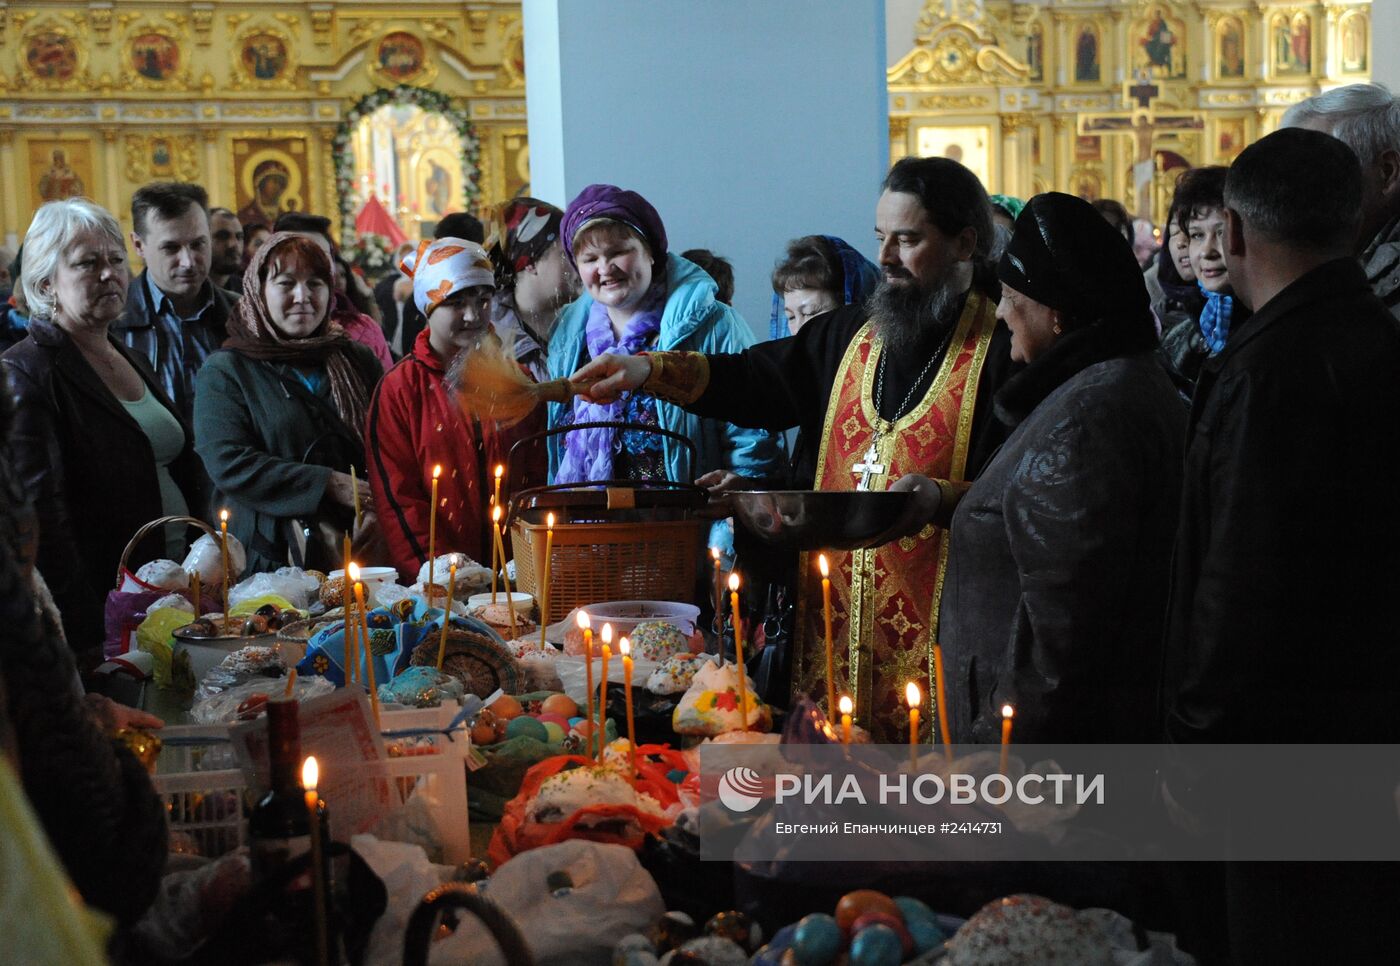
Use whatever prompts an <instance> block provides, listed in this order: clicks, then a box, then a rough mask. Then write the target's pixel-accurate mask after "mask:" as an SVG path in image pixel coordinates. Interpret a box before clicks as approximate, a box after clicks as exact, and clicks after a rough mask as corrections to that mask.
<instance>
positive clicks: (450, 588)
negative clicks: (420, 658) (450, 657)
mask: <svg viewBox="0 0 1400 966" xmlns="http://www.w3.org/2000/svg"><path fill="white" fill-rule="evenodd" d="M456 592H457V562H456V560H453V562H452V564H451V566H449V567H448V568H447V606H446V607H444V608H443V609H442V636H441V637H439V638H438V662H437V669H438V670H439V671H441V670H442V659H443V658H444V657H446V656H447V625H448V624H450V623H451V622H452V595H453V594H455V593H456Z"/></svg>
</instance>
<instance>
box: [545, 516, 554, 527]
mask: <svg viewBox="0 0 1400 966" xmlns="http://www.w3.org/2000/svg"><path fill="white" fill-rule="evenodd" d="M544 525H545V526H547V527H549V529H551V530H553V529H554V514H552V513H546V514H545V517H544Z"/></svg>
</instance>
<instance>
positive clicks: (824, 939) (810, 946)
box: [792, 912, 844, 966]
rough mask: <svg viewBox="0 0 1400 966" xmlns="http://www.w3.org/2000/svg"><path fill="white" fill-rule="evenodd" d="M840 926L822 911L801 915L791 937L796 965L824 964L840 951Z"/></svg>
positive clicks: (816, 965) (815, 965)
mask: <svg viewBox="0 0 1400 966" xmlns="http://www.w3.org/2000/svg"><path fill="white" fill-rule="evenodd" d="M843 939H844V937H843V936H842V935H841V927H840V926H838V925H837V924H836V920H835V919H833V918H832V917H831V916H828V915H827V914H826V913H824V912H814V913H812V914H811V915H810V916H803V917H802V919H800V920H799V921H798V923H797V931H796V932H795V933H794V934H793V937H792V952H793V958H794V959H795V960H796V961H797V963H798V966H826V964H827V963H829V962H831V961H832V960H833V959H835V958H836V954H837V953H838V952H840V951H841V943H842V941H843Z"/></svg>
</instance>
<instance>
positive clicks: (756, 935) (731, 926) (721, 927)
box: [705, 909, 763, 952]
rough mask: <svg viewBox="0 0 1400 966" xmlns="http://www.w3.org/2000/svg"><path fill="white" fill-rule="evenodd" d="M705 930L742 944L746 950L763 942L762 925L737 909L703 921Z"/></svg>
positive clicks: (752, 949)
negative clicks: (705, 921)
mask: <svg viewBox="0 0 1400 966" xmlns="http://www.w3.org/2000/svg"><path fill="white" fill-rule="evenodd" d="M705 932H706V933H707V934H708V935H711V936H722V937H723V938H725V939H728V940H729V941H730V942H732V943H734V944H735V945H737V946H742V947H743V948H744V950H745V951H746V952H753V951H754V949H756V948H757V947H758V946H759V945H760V944H761V943H762V942H763V927H762V926H760V925H759V924H758V923H756V922H754V921H753V920H752V919H751V918H749V916H748V915H747V914H746V913H742V912H740V911H739V910H737V909H731V910H730V911H728V912H721V913H717V914H716V915H715V916H713V917H712V918H711V919H710V921H709V922H707V923H705Z"/></svg>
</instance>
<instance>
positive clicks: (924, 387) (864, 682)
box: [572, 158, 1011, 742]
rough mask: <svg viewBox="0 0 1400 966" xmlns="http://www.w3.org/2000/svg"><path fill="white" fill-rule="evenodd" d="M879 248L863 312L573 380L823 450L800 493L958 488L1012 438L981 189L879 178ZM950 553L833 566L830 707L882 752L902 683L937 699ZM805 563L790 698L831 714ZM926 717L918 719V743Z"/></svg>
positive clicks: (960, 180)
mask: <svg viewBox="0 0 1400 966" xmlns="http://www.w3.org/2000/svg"><path fill="white" fill-rule="evenodd" d="M875 232H876V237H877V239H878V241H879V245H880V256H879V262H880V266H881V269H882V272H883V279H882V281H881V284H880V286H879V287H878V288H877V289H876V291H875V292H874V294H873V295H872V296H871V297H870V299H869V300H868V301H867V302H866V304H865V305H864V306H863V307H861V306H846V307H844V308H839V309H836V310H835V311H833V312H830V313H827V314H826V315H823V316H818V317H817V318H815V319H813V320H812V321H811V322H809V323H808V324H807V325H805V326H804V327H803V328H802V329H801V330H800V331H799V332H798V334H797V335H795V336H793V337H792V338H788V339H779V340H776V341H773V342H765V343H761V344H759V345H756V346H753V347H752V348H749V349H747V350H745V351H744V352H742V353H738V354H734V355H710V356H706V355H702V354H699V353H673V352H654V353H650V354H641V355H637V356H631V357H628V356H613V355H606V356H602V357H600V358H598V359H595V360H593V361H592V362H590V363H589V364H588V365H586V366H584V367H583V368H582V369H580V370H579V371H578V372H577V373H575V375H574V376H573V377H572V378H573V381H574V382H575V383H576V384H578V383H583V384H588V383H592V388H591V390H590V392H591V394H592V398H595V399H599V400H602V401H606V400H609V399H612V398H614V397H615V396H616V395H617V394H619V393H621V392H622V391H624V390H628V389H636V388H638V387H641V388H642V389H643V391H647V392H652V393H654V394H656V395H657V396H660V397H662V398H665V399H668V400H671V401H673V402H676V403H678V404H680V405H682V406H683V407H685V408H686V409H688V410H690V411H691V412H694V413H696V414H698V415H701V416H708V417H713V418H716V419H723V420H726V421H729V422H733V423H735V424H737V425H740V426H749V427H755V428H762V429H772V430H785V429H790V428H792V427H794V426H800V427H801V428H802V430H803V432H804V433H805V434H806V436H807V438H808V439H812V440H818V441H819V445H818V446H816V447H810V448H809V449H810V450H812V452H811V453H810V454H809V456H808V457H807V458H806V459H805V460H804V461H803V465H798V466H795V467H793V484H794V486H796V487H798V488H803V489H806V488H815V489H821V490H847V491H849V490H886V489H889V488H890V487H891V486H892V485H893V484H895V483H896V481H898V480H899V479H900V478H901V477H903V476H905V475H910V474H918V475H920V476H923V477H928V478H931V479H934V480H937V481H940V483H939V485H940V487H947V488H950V489H954V488H959V487H960V485H961V486H965V481H967V480H970V479H972V478H973V476H975V475H976V473H977V471H978V470H979V469H980V467H981V466H982V465H983V463H985V462H986V460H987V458H988V457H989V456H990V454H991V453H992V452H993V451H994V450H995V449H996V447H997V445H999V443H1000V442H1001V440H1002V439H1003V438H1004V430H1003V429H1002V428H1001V427H1000V424H999V423H998V422H997V420H996V419H995V418H994V416H993V414H992V396H993V394H994V393H995V392H996V390H997V389H998V388H999V387H1000V385H1001V384H1002V383H1003V382H1004V381H1005V379H1006V377H1007V375H1008V374H1009V370H1010V368H1011V360H1010V342H1009V336H1008V335H1007V332H1006V329H1005V327H1004V326H1002V325H999V324H998V322H997V319H996V305H997V298H998V294H999V291H1000V289H999V285H998V283H997V281H996V276H995V268H994V266H993V265H992V263H991V261H990V258H989V255H990V251H991V245H992V240H993V233H992V220H991V207H990V205H989V203H988V201H987V193H986V190H985V189H984V188H983V187H982V184H981V182H980V181H978V180H977V176H976V175H974V174H973V173H972V172H971V171H969V170H968V169H967V168H965V167H963V166H962V165H961V164H958V163H957V162H956V161H952V160H950V159H947V158H905V159H904V160H902V161H900V162H899V163H898V164H896V165H895V166H894V167H893V168H892V169H891V170H890V173H889V175H888V176H887V177H886V178H885V182H884V185H883V190H882V192H881V195H880V200H879V202H878V204H877V205H876V208H875ZM728 482H730V483H733V482H734V481H732V480H731V481H728ZM945 502H947V503H951V501H945ZM937 519H938V518H937V517H935V520H937ZM941 522H946V521H941ZM947 552H948V551H947V542H946V534H945V533H944V531H943V530H941V529H938V528H937V527H936V526H934V525H933V524H932V523H930V524H926V525H925V526H923V528H922V529H921V530H919V531H918V532H917V533H914V534H911V535H909V536H906V537H903V538H901V539H898V540H896V541H894V542H891V543H888V544H885V545H884V546H881V547H877V548H874V549H871V550H859V551H855V552H850V553H846V552H837V553H832V554H830V555H829V557H830V560H831V564H832V567H833V571H832V580H831V584H832V635H833V640H834V641H835V650H836V691H837V693H838V694H841V693H848V694H850V695H851V696H852V697H853V698H854V700H855V704H856V717H857V720H859V721H860V722H861V723H862V724H864V725H865V726H867V727H868V728H869V729H870V730H871V732H872V733H873V735H874V737H875V739H876V740H877V741H889V742H897V741H901V740H903V739H902V737H901V735H907V730H906V729H907V720H908V718H907V711H906V710H905V708H904V705H903V704H902V702H903V695H904V689H905V685H906V684H907V683H908V682H910V681H914V682H917V683H918V684H919V687H920V689H921V691H922V693H923V694H925V695H932V694H933V693H934V692H933V689H932V688H931V687H930V686H929V683H930V681H931V679H932V663H933V645H934V643H935V641H936V640H937V635H938V599H939V592H940V590H941V587H942V576H943V566H944V563H945V561H946V559H947ZM815 564H816V561H815V560H814V559H812V558H811V556H810V555H807V554H804V555H802V558H801V560H800V562H799V574H801V578H800V580H801V586H800V588H799V593H798V610H797V630H796V634H795V638H796V642H795V646H796V650H795V654H794V660H793V690H794V692H798V691H805V692H807V693H808V694H810V695H812V696H813V697H814V698H817V699H819V700H821V701H822V703H823V704H824V703H825V701H824V699H825V695H826V692H827V689H826V681H825V678H826V658H825V638H824V630H823V619H822V604H821V600H822V598H821V580H820V576H819V575H818V574H817V573H816V566H815ZM827 710H828V713H830V712H831V709H827ZM936 719H937V716H936V714H927V713H926V714H924V715H923V717H922V720H923V722H924V725H923V727H924V728H925V729H926V730H927V728H928V727H929V723H930V722H932V721H935V720H936Z"/></svg>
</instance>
